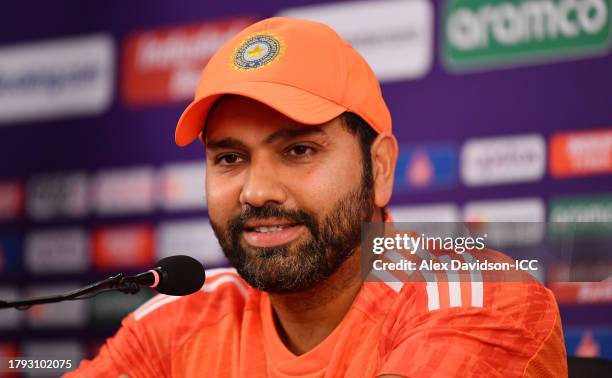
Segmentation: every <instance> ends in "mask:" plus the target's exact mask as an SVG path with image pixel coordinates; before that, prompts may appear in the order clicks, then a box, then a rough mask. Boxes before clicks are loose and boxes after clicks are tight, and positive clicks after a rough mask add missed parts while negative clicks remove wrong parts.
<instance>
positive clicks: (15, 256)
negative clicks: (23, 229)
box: [0, 234, 23, 276]
mask: <svg viewBox="0 0 612 378" xmlns="http://www.w3.org/2000/svg"><path fill="white" fill-rule="evenodd" d="M22 255H23V253H22V250H21V238H20V237H19V236H17V235H14V234H0V273H2V275H3V276H6V275H9V276H10V275H17V274H19V273H20V272H21V270H22V269H23V263H22V260H21V256H22Z"/></svg>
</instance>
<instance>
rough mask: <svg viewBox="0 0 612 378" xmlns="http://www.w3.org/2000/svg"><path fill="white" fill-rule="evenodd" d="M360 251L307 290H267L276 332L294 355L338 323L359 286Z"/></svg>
mask: <svg viewBox="0 0 612 378" xmlns="http://www.w3.org/2000/svg"><path fill="white" fill-rule="evenodd" d="M360 270H361V267H360V251H359V249H357V251H355V253H354V254H353V255H352V256H351V257H349V258H348V259H347V260H346V261H345V262H344V263H343V264H342V265H341V266H340V268H339V269H338V270H337V271H336V272H335V273H334V274H333V275H332V276H331V277H330V278H329V279H327V280H326V281H325V282H323V283H321V284H319V285H317V286H316V287H314V288H312V289H309V290H307V291H303V292H299V293H290V294H270V302H271V303H272V308H273V310H274V311H273V312H274V321H275V324H276V329H277V332H278V334H279V336H280V338H281V340H283V342H284V343H285V345H286V346H287V348H288V349H289V350H290V351H291V352H292V353H294V354H296V355H301V354H303V353H306V352H308V351H309V350H311V349H313V348H314V347H316V346H317V345H318V344H319V343H321V342H322V341H323V340H324V339H325V338H326V337H327V336H329V334H330V333H332V331H333V330H334V329H335V328H336V326H338V324H340V322H341V321H342V319H343V318H344V316H345V315H346V313H347V312H348V310H349V308H350V307H351V305H352V303H353V301H354V299H355V297H356V296H357V293H359V290H360V289H361V285H362V282H363V281H362V279H361V271H360Z"/></svg>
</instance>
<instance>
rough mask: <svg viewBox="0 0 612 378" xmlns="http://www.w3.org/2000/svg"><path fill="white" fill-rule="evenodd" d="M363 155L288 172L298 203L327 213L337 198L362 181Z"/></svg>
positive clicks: (306, 207) (315, 211)
mask: <svg viewBox="0 0 612 378" xmlns="http://www.w3.org/2000/svg"><path fill="white" fill-rule="evenodd" d="M362 169H363V168H362V166H361V159H359V160H357V161H354V160H344V159H336V160H334V161H333V162H330V161H326V162H325V164H321V165H320V166H318V167H316V168H314V169H312V170H306V171H303V172H301V173H300V174H299V175H298V174H296V172H295V171H294V172H288V174H289V175H290V176H291V179H290V180H289V181H288V182H289V183H290V187H291V192H292V194H293V195H294V196H295V198H296V200H297V202H298V204H299V206H301V207H303V208H305V209H309V210H311V211H312V212H314V213H326V212H327V211H329V210H331V209H332V208H333V207H334V205H336V203H337V201H338V200H340V199H341V198H343V197H345V196H346V195H347V194H348V193H349V192H350V191H352V190H354V189H355V188H356V187H357V186H358V185H360V183H361V174H362Z"/></svg>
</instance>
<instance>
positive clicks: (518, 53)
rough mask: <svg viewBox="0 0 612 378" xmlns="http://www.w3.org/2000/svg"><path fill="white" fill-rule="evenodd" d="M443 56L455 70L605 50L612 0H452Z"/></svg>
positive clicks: (447, 11)
mask: <svg viewBox="0 0 612 378" xmlns="http://www.w3.org/2000/svg"><path fill="white" fill-rule="evenodd" d="M443 19H444V21H443V24H444V30H443V32H442V33H443V38H444V43H443V56H444V58H445V61H446V64H447V66H448V67H449V68H450V69H452V70H466V69H471V68H480V67H487V68H497V67H507V66H513V65H524V64H532V63H537V62H540V61H556V60H565V59H576V58H578V57H581V56H582V57H588V56H597V55H602V54H604V53H606V52H607V51H608V50H609V47H610V0H539V1H535V0H501V1H495V2H493V1H490V0H473V1H461V0H448V1H447V2H446V6H445V10H444V16H443Z"/></svg>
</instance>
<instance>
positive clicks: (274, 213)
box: [228, 204, 319, 236]
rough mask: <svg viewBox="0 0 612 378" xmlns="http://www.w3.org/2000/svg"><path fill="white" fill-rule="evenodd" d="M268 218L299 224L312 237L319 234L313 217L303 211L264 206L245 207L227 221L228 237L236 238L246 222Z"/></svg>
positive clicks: (273, 205)
mask: <svg viewBox="0 0 612 378" xmlns="http://www.w3.org/2000/svg"><path fill="white" fill-rule="evenodd" d="M268 218H280V219H286V220H289V221H291V222H293V223H300V224H303V225H304V226H306V227H307V228H308V229H309V230H310V232H311V233H312V235H313V236H316V235H318V234H319V229H318V226H317V221H316V218H315V217H314V216H313V215H311V214H309V213H308V212H306V211H304V210H291V209H284V208H282V207H281V206H279V205H276V204H266V205H264V206H261V207H254V206H251V205H248V204H247V205H245V206H244V208H243V209H242V211H241V212H240V214H238V215H237V216H235V217H234V218H232V219H230V220H229V222H228V231H229V233H230V235H232V236H237V235H239V234H240V232H242V230H243V229H244V225H245V224H246V223H247V222H248V221H251V220H258V219H268Z"/></svg>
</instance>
